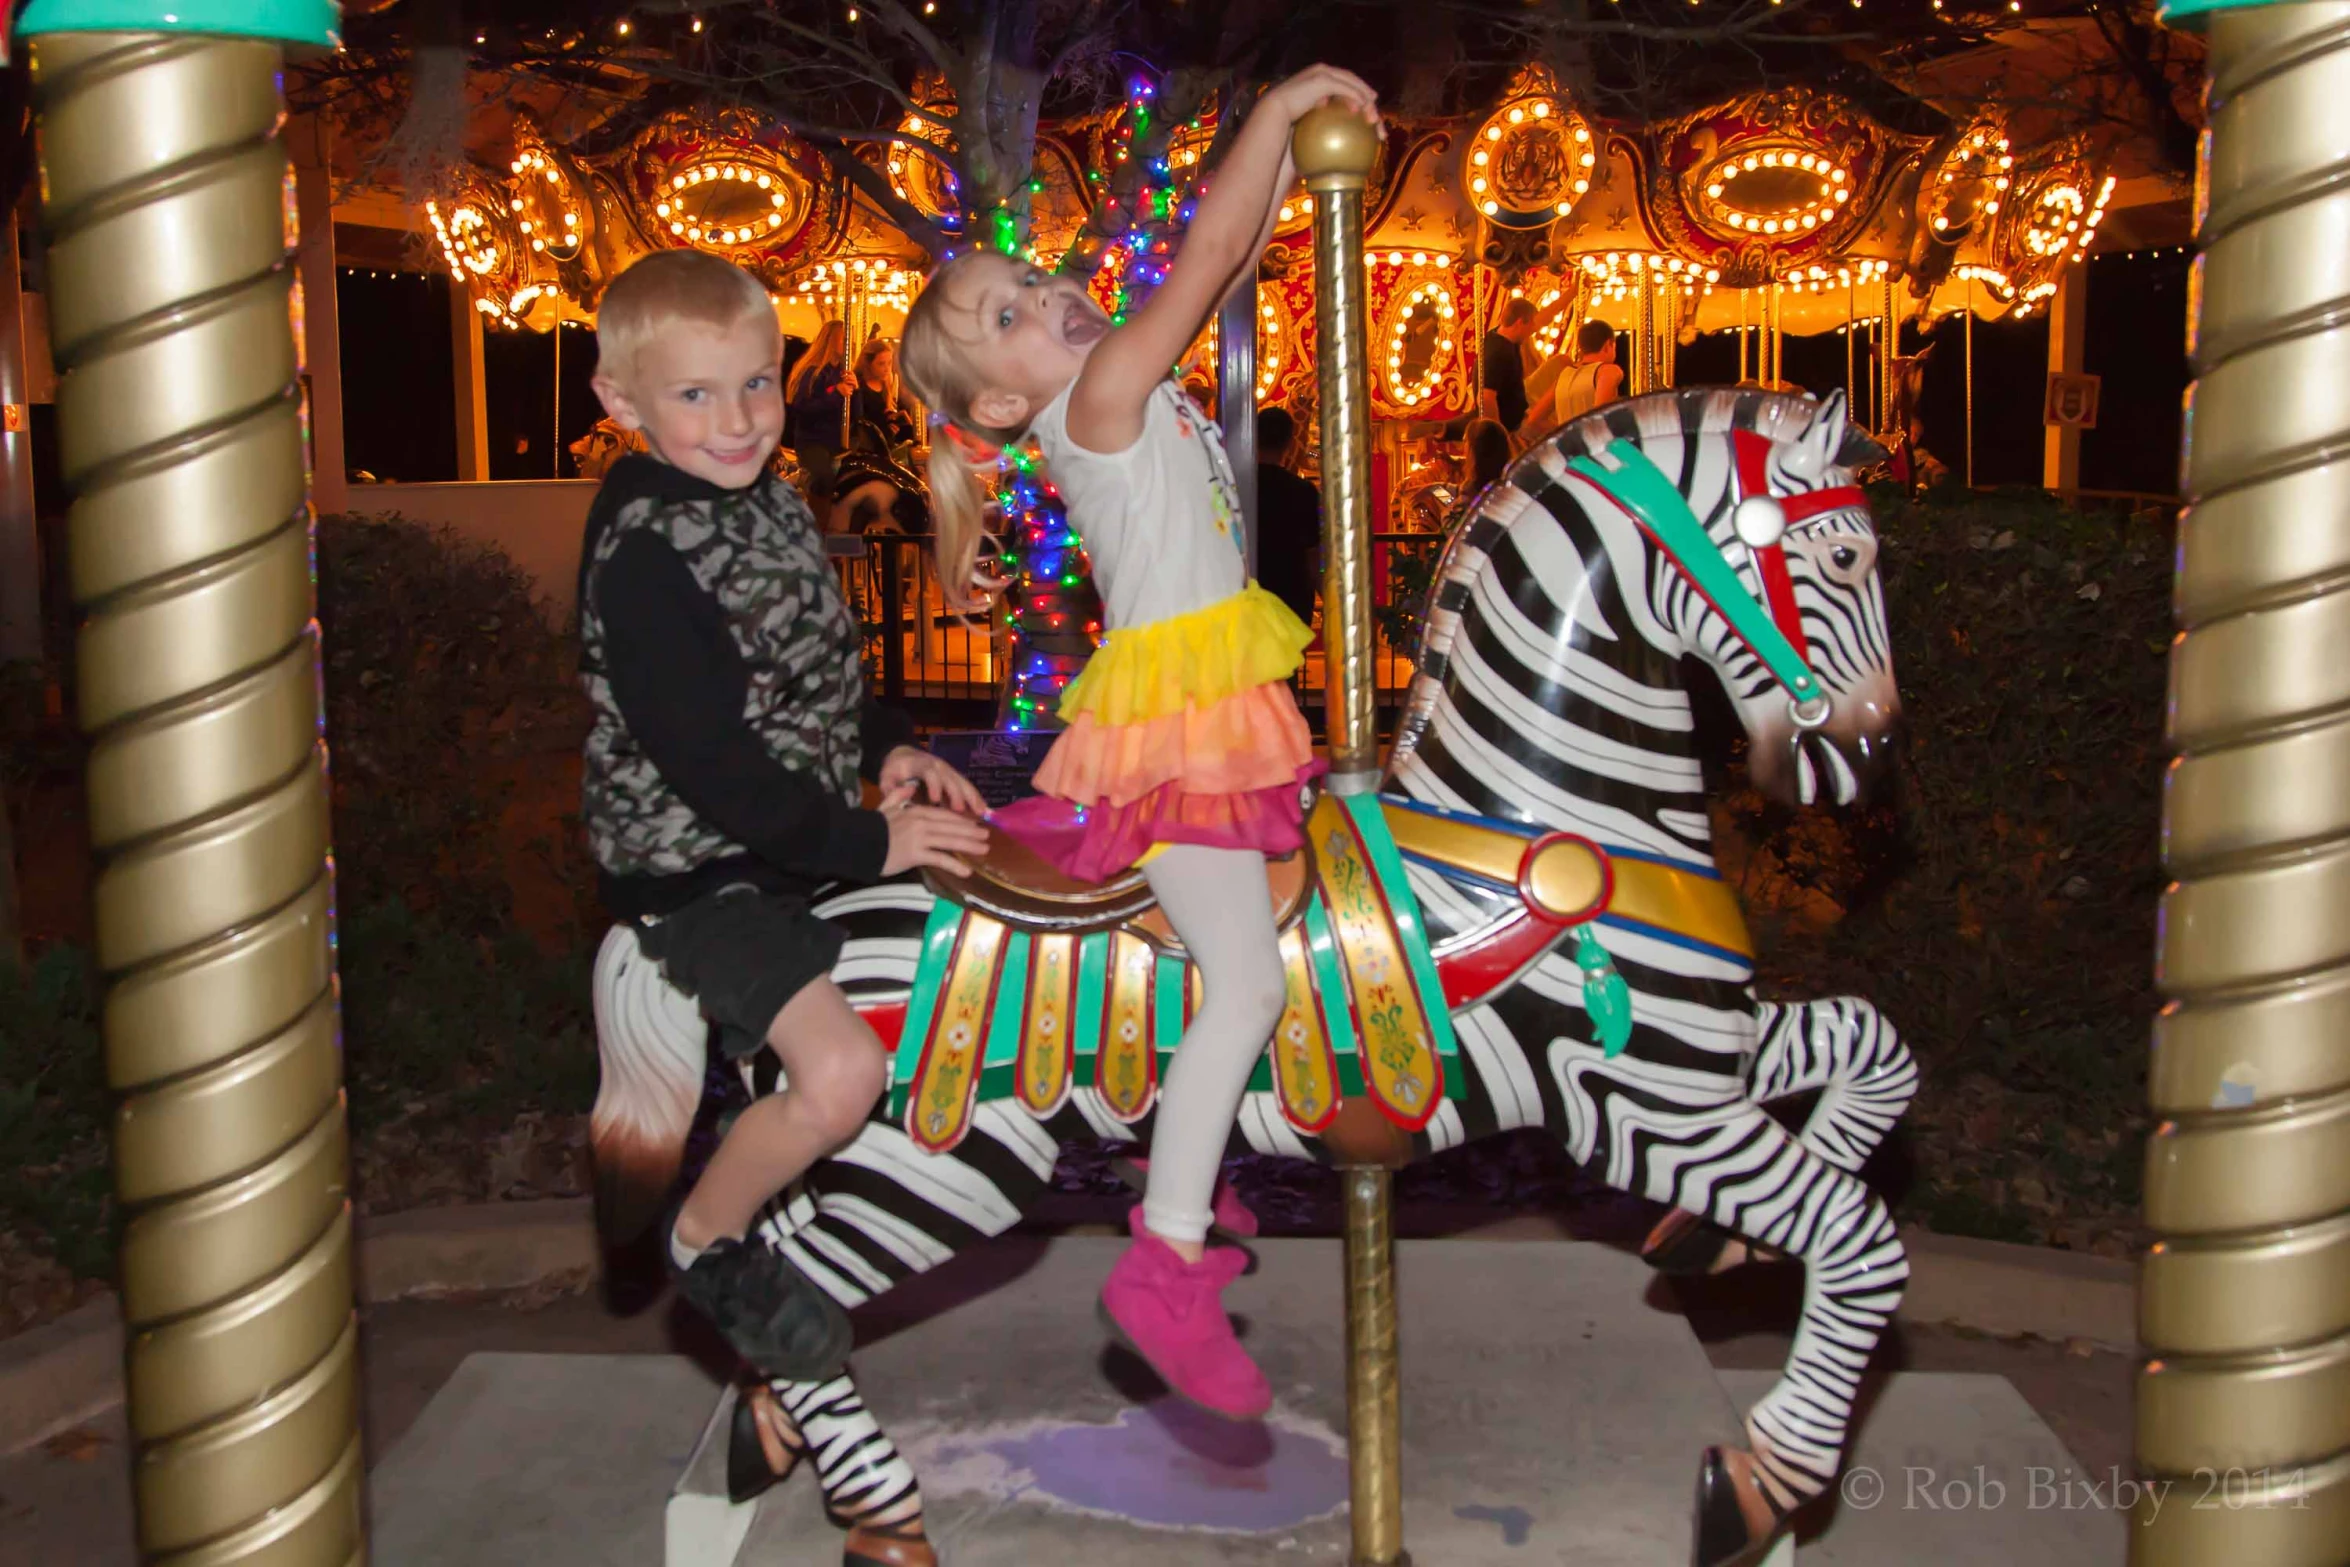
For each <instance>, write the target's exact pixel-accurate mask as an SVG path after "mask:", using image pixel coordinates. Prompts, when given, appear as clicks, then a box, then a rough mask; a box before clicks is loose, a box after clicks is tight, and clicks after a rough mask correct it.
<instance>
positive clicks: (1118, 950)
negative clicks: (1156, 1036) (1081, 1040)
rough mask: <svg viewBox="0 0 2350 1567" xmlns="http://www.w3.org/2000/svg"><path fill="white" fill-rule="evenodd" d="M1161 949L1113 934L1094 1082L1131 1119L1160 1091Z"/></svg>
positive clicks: (1113, 1108)
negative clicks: (1157, 986)
mask: <svg viewBox="0 0 2350 1567" xmlns="http://www.w3.org/2000/svg"><path fill="white" fill-rule="evenodd" d="M1158 961H1159V959H1158V954H1157V953H1156V952H1154V951H1152V950H1151V945H1150V943H1149V942H1147V941H1144V940H1143V939H1142V938H1141V937H1139V936H1129V935H1126V934H1124V933H1123V932H1121V933H1120V934H1118V935H1116V936H1113V937H1112V938H1111V939H1110V995H1109V1000H1108V1002H1107V1004H1106V1005H1104V1007H1103V1008H1102V1043H1101V1051H1100V1053H1099V1054H1098V1055H1096V1056H1095V1057H1094V1077H1093V1085H1094V1087H1095V1088H1096V1089H1097V1090H1099V1091H1100V1093H1101V1096H1102V1103H1103V1105H1104V1106H1105V1107H1106V1108H1107V1109H1108V1110H1109V1112H1110V1114H1111V1115H1113V1116H1115V1117H1116V1118H1117V1119H1119V1120H1121V1121H1124V1122H1128V1123H1130V1124H1131V1123H1132V1122H1135V1121H1139V1120H1141V1119H1142V1118H1143V1117H1144V1116H1145V1115H1148V1114H1149V1113H1150V1108H1151V1102H1152V1101H1153V1100H1154V1099H1156V1098H1157V1097H1158V1091H1159V1058H1158V1051H1157V1050H1156V1049H1155V1048H1154V1046H1153V1043H1152V1039H1151V1021H1152V1018H1151V1012H1152V1007H1151V1000H1152V997H1151V987H1152V982H1153V977H1154V975H1155V973H1156V971H1157V968H1158Z"/></svg>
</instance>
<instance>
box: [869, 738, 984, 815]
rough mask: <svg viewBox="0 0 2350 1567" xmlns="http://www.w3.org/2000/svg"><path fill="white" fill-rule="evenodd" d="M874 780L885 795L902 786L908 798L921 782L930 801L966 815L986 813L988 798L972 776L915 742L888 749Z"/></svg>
mask: <svg viewBox="0 0 2350 1567" xmlns="http://www.w3.org/2000/svg"><path fill="white" fill-rule="evenodd" d="M874 781H875V782H876V783H878V784H880V786H881V792H882V794H884V795H885V796H886V795H889V794H892V793H894V792H895V791H897V790H899V789H904V790H906V791H907V798H909V799H911V798H912V797H913V790H914V788H915V786H916V785H920V786H921V788H922V790H923V792H924V793H926V794H928V795H929V796H930V803H931V804H933V805H943V806H946V807H947V808H948V809H950V810H956V811H961V812H962V813H963V814H964V815H966V816H985V815H986V814H987V801H986V800H984V799H983V798H981V797H980V793H979V791H978V790H977V789H976V788H974V787H973V786H972V783H971V780H970V779H968V778H966V777H964V776H963V775H962V774H961V773H958V772H956V771H955V770H954V769H953V768H952V767H949V766H948V765H947V764H946V763H944V762H942V761H940V760H939V759H938V758H937V757H935V756H932V755H931V754H930V753H929V752H928V751H925V750H923V749H922V748H921V747H920V746H918V745H901V746H899V747H898V748H897V749H896V750H894V751H892V752H890V753H889V755H888V756H886V757H884V758H883V759H882V763H881V776H880V777H879V778H878V779H876V780H874Z"/></svg>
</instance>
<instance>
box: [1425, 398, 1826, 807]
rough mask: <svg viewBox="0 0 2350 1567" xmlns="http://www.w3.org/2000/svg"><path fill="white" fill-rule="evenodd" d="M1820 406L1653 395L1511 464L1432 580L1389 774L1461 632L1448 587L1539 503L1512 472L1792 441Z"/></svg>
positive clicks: (1578, 424)
mask: <svg viewBox="0 0 2350 1567" xmlns="http://www.w3.org/2000/svg"><path fill="white" fill-rule="evenodd" d="M1819 411H1820V405H1819V404H1818V403H1817V402H1815V401H1813V400H1812V399H1811V398H1809V397H1806V396H1803V395H1801V394H1798V393H1789V392H1766V391H1761V390H1757V389H1754V388H1737V387H1692V388H1687V389H1675V390H1672V391H1664V392H1650V393H1646V394H1644V395H1642V396H1639V397H1634V398H1629V399H1624V400H1621V401H1617V402H1614V403H1609V404H1607V405H1606V406H1604V407H1601V408H1597V409H1594V410H1592V411H1591V412H1590V413H1587V414H1585V415H1583V416H1582V417H1581V418H1579V419H1576V420H1573V421H1572V422H1570V423H1568V424H1565V425H1563V426H1561V427H1560V428H1559V429H1558V430H1557V431H1556V432H1554V433H1553V434H1551V435H1550V436H1549V437H1547V438H1546V439H1545V440H1544V441H1543V442H1542V443H1541V444H1540V445H1538V446H1535V447H1532V448H1530V449H1529V450H1528V451H1527V452H1526V454H1525V455H1524V456H1522V457H1520V458H1519V459H1518V460H1517V461H1516V462H1514V463H1512V464H1511V465H1510V469H1509V472H1508V473H1505V474H1504V475H1503V477H1502V479H1501V480H1500V482H1498V483H1496V484H1495V485H1494V486H1493V488H1492V489H1491V490H1489V491H1487V492H1486V493H1485V494H1484V495H1483V496H1481V497H1479V499H1478V502H1477V506H1476V509H1475V510H1474V511H1473V512H1472V513H1471V514H1470V515H1469V517H1468V518H1467V519H1466V520H1464V521H1463V522H1462V523H1461V524H1460V526H1459V527H1458V528H1456V529H1455V530H1454V532H1453V536H1452V537H1451V538H1450V539H1449V540H1447V541H1446V542H1445V546H1444V550H1443V553H1442V554H1441V555H1440V556H1439V557H1438V559H1437V563H1436V573H1435V576H1434V578H1433V579H1432V580H1431V581H1430V583H1429V588H1428V603H1427V605H1426V607H1425V609H1424V610H1423V612H1422V615H1421V626H1422V628H1423V630H1422V633H1421V642H1420V647H1419V649H1418V651H1417V652H1416V653H1415V654H1414V656H1413V660H1412V668H1413V681H1412V690H1411V692H1410V694H1409V696H1408V697H1407V698H1406V700H1405V704H1404V712H1403V715H1402V721H1401V722H1400V723H1399V724H1398V725H1397V728H1396V737H1395V744H1394V747H1393V750H1392V752H1391V754H1390V757H1389V762H1388V767H1389V769H1390V771H1391V772H1392V770H1393V769H1394V768H1395V767H1396V766H1397V765H1399V764H1400V763H1401V762H1402V761H1403V759H1404V758H1405V757H1406V756H1407V755H1409V754H1410V753H1411V752H1412V750H1413V749H1414V747H1416V745H1417V744H1418V742H1419V738H1420V733H1421V730H1422V729H1423V728H1424V727H1425V725H1426V722H1427V719H1428V715H1429V712H1430V707H1431V704H1432V702H1433V701H1434V699H1435V692H1434V690H1433V689H1432V688H1431V685H1430V682H1431V681H1432V680H1434V679H1439V678H1441V675H1442V672H1443V670H1444V669H1445V668H1446V666H1447V664H1448V663H1449V661H1450V659H1451V655H1452V651H1453V641H1454V638H1455V637H1457V636H1458V635H1459V634H1460V628H1461V616H1460V615H1458V614H1442V613H1439V612H1438V611H1439V610H1440V609H1442V608H1444V606H1445V597H1446V594H1447V590H1448V587H1449V588H1450V591H1451V592H1452V593H1453V594H1455V595H1457V594H1459V593H1460V592H1461V586H1460V585H1461V584H1464V583H1465V582H1466V581H1467V580H1468V579H1469V578H1470V577H1472V576H1473V574H1474V573H1475V571H1477V570H1478V569H1481V566H1482V563H1483V558H1484V557H1486V556H1488V555H1490V553H1491V551H1492V549H1493V546H1494V545H1495V543H1496V542H1497V541H1498V540H1499V539H1500V538H1501V536H1502V535H1503V534H1505V533H1507V532H1508V531H1509V529H1510V526H1511V525H1512V523H1514V522H1515V521H1516V519H1517V518H1518V517H1519V515H1521V514H1522V513H1523V512H1524V510H1525V509H1526V508H1527V507H1528V506H1530V505H1533V504H1535V502H1534V501H1533V500H1532V498H1531V497H1530V496H1529V495H1528V494H1527V492H1526V491H1524V490H1522V489H1519V488H1518V487H1517V486H1515V485H1513V484H1512V483H1511V482H1510V478H1511V475H1512V474H1515V473H1517V472H1519V471H1520V470H1521V469H1523V468H1525V467H1527V466H1528V465H1532V464H1539V463H1540V462H1541V461H1542V459H1543V457H1544V456H1545V455H1547V454H1549V453H1552V452H1557V451H1561V450H1563V451H1566V452H1568V453H1573V454H1580V453H1585V452H1597V451H1598V450H1599V449H1600V448H1602V447H1604V446H1606V445H1607V444H1608V443H1609V442H1611V441H1617V440H1630V441H1632V442H1633V443H1634V444H1635V445H1638V446H1641V447H1646V446H1648V445H1650V444H1651V443H1653V442H1657V441H1664V440H1675V441H1682V440H1689V439H1691V438H1701V437H1706V436H1717V437H1718V436H1726V435H1728V434H1729V433H1730V432H1732V431H1735V430H1752V431H1754V432H1755V433H1757V434H1759V435H1763V436H1766V437H1768V438H1769V439H1771V440H1773V441H1792V440H1794V439H1796V438H1797V437H1798V436H1800V435H1802V434H1803V432H1804V431H1805V430H1806V429H1808V428H1809V427H1810V425H1811V422H1812V420H1813V419H1814V418H1815V417H1816V416H1817V415H1818V413H1819ZM1472 554H1473V555H1475V556H1477V557H1479V558H1480V564H1479V565H1471V564H1470V563H1469V562H1467V561H1465V560H1464V559H1463V557H1465V556H1468V555H1472Z"/></svg>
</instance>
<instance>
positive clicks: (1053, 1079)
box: [1015, 936, 1077, 1119]
mask: <svg viewBox="0 0 2350 1567" xmlns="http://www.w3.org/2000/svg"><path fill="white" fill-rule="evenodd" d="M1076 1007H1077V938H1076V937H1075V936H1038V937H1037V938H1036V946H1035V955H1034V956H1033V957H1032V958H1031V959H1030V960H1029V968H1028V1013H1027V1017H1026V1019H1025V1020H1024V1023H1023V1025H1022V1028H1021V1033H1020V1061H1019V1065H1018V1067H1017V1068H1016V1077H1017V1079H1018V1081H1017V1084H1016V1087H1015V1092H1016V1093H1017V1094H1018V1096H1019V1099H1020V1103H1021V1104H1022V1105H1023V1106H1024V1107H1026V1109H1027V1110H1028V1112H1029V1113H1030V1114H1031V1115H1034V1116H1036V1117H1038V1118H1039V1119H1042V1118H1043V1117H1045V1116H1049V1115H1051V1114H1053V1113H1054V1112H1055V1111H1057V1110H1059V1109H1060V1108H1061V1106H1062V1104H1063V1103H1064V1102H1066V1101H1067V1099H1068V1097H1069V1085H1070V1080H1071V1077H1072V1065H1073V1061H1074V1057H1073V1055H1072V1052H1071V1047H1070V1024H1071V1021H1072V1019H1073V1017H1074V1015H1075V1012H1076Z"/></svg>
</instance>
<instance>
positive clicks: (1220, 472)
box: [1029, 381, 1248, 632]
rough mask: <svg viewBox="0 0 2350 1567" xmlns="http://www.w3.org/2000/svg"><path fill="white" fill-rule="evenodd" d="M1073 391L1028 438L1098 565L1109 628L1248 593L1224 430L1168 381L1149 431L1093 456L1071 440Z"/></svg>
mask: <svg viewBox="0 0 2350 1567" xmlns="http://www.w3.org/2000/svg"><path fill="white" fill-rule="evenodd" d="M1075 389H1076V383H1075V382H1071V383H1070V386H1069V388H1068V389H1067V390H1064V391H1063V392H1062V393H1061V395H1060V396H1058V397H1056V398H1054V399H1053V400H1052V401H1051V402H1050V403H1048V404H1046V405H1045V409H1044V412H1042V413H1040V414H1038V415H1037V416H1036V420H1035V422H1034V423H1033V424H1031V425H1030V426H1029V433H1030V434H1032V435H1034V436H1035V437H1036V443H1037V445H1038V446H1039V447H1040V448H1042V450H1043V452H1044V460H1045V467H1046V472H1047V476H1048V477H1049V478H1050V479H1051V480H1052V482H1053V484H1054V486H1055V487H1056V488H1058V489H1059V490H1060V492H1061V501H1062V503H1063V504H1064V505H1065V506H1067V508H1068V510H1069V521H1070V522H1071V523H1072V524H1073V525H1074V526H1075V527H1076V529H1077V535H1078V537H1079V538H1080V539H1082V540H1083V541H1084V543H1085V552H1086V554H1087V555H1089V556H1091V557H1092V559H1093V579H1094V585H1095V586H1096V587H1097V588H1099V589H1100V590H1101V595H1102V608H1103V610H1104V616H1103V621H1102V624H1103V628H1104V629H1105V630H1108V631H1113V632H1115V631H1123V630H1127V629H1129V628H1132V627H1135V626H1146V625H1149V624H1151V623H1152V622H1154V621H1160V620H1166V619H1170V618H1171V617H1173V616H1176V615H1187V614H1189V613H1191V612H1192V611H1193V610H1196V609H1205V608H1207V607H1208V606H1209V605H1210V604H1214V603H1216V602H1218V601H1219V600H1221V599H1227V598H1230V597H1231V596H1232V595H1233V594H1235V593H1238V592H1239V591H1240V590H1241V589H1242V588H1243V587H1245V586H1247V583H1248V568H1247V562H1246V558H1245V557H1244V556H1243V554H1242V548H1243V541H1242V538H1241V531H1240V530H1241V520H1240V487H1239V485H1238V484H1237V483H1235V482H1234V480H1233V477H1232V463H1231V460H1230V459H1229V458H1227V457H1226V456H1225V455H1224V437H1223V432H1222V431H1220V430H1218V429H1217V428H1216V426H1215V425H1214V424H1212V423H1211V422H1209V420H1208V417H1207V416H1206V415H1205V414H1203V413H1201V412H1200V411H1199V409H1198V408H1197V407H1195V406H1194V405H1193V404H1192V401H1191V399H1190V398H1188V397H1186V396H1184V395H1183V390H1182V388H1181V387H1178V386H1177V385H1176V384H1175V383H1174V382H1173V381H1163V382H1161V383H1160V384H1159V385H1158V387H1157V388H1155V389H1154V390H1153V391H1152V392H1151V395H1150V400H1149V401H1148V402H1147V403H1145V404H1144V405H1143V415H1142V434H1141V435H1139V436H1137V437H1136V438H1135V441H1134V444H1133V445H1131V446H1129V447H1127V448H1126V450H1124V451H1122V452H1116V453H1102V452H1093V451H1088V450H1086V449H1085V448H1084V447H1082V446H1079V445H1078V444H1077V443H1076V442H1075V441H1073V440H1071V439H1070V438H1069V393H1070V392H1071V391H1074V390H1075Z"/></svg>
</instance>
